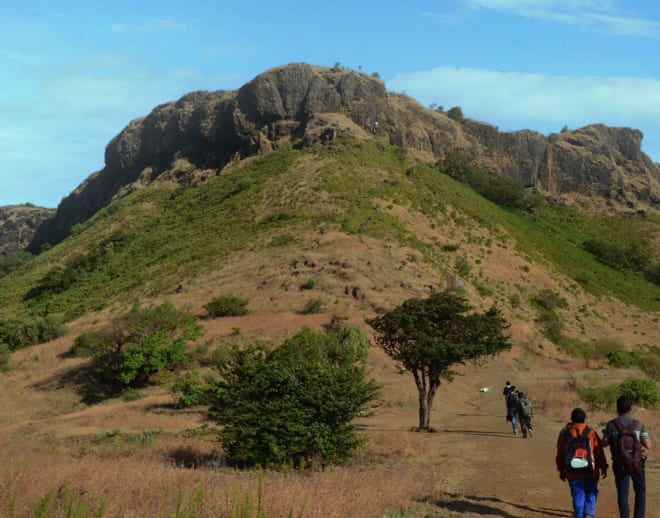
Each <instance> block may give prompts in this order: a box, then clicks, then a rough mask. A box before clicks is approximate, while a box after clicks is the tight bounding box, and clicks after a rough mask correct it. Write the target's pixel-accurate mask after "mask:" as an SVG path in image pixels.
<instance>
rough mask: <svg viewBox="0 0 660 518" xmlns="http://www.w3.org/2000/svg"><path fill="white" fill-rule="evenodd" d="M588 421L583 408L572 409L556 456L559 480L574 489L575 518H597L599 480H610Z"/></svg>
mask: <svg viewBox="0 0 660 518" xmlns="http://www.w3.org/2000/svg"><path fill="white" fill-rule="evenodd" d="M586 417H587V415H586V413H585V411H584V410H582V409H581V408H574V409H573V411H572V412H571V422H570V423H568V424H567V425H566V426H564V428H562V430H561V432H559V437H558V438H557V455H556V456H555V464H556V466H557V471H559V478H560V479H561V480H564V481H566V480H567V481H568V486H569V487H570V489H571V498H572V500H573V516H574V517H575V518H594V517H595V516H596V502H597V500H598V480H599V478H600V476H601V475H602V477H603V478H605V477H607V468H608V466H607V459H606V458H605V450H604V449H603V444H602V442H601V440H600V437H599V436H598V433H597V432H596V430H594V429H593V428H591V427H589V426H587V425H586V424H585V421H586Z"/></svg>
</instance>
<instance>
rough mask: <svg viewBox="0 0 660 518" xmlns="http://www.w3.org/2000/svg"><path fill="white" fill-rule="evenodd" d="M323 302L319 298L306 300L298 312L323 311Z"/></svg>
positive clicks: (306, 313) (310, 313)
mask: <svg viewBox="0 0 660 518" xmlns="http://www.w3.org/2000/svg"><path fill="white" fill-rule="evenodd" d="M324 309H325V304H324V302H323V301H322V300H321V299H312V300H308V301H307V302H306V303H305V306H304V307H303V308H302V310H301V311H300V313H302V314H303V315H316V314H318V313H321V312H323V310H324Z"/></svg>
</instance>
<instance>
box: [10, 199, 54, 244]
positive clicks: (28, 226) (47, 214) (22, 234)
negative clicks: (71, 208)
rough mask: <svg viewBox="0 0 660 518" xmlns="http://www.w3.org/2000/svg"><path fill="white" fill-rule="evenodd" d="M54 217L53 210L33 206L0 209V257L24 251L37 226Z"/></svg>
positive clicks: (11, 206)
mask: <svg viewBox="0 0 660 518" xmlns="http://www.w3.org/2000/svg"><path fill="white" fill-rule="evenodd" d="M54 215H55V209H45V208H43V207H35V206H34V205H8V206H5V207H0V256H2V255H6V254H9V253H11V252H16V251H19V250H24V249H25V248H26V247H27V246H28V244H29V243H30V241H31V240H32V239H33V238H34V235H35V233H36V231H37V229H38V228H39V226H40V225H41V224H42V223H43V222H44V221H45V220H47V219H49V218H52V217H53V216H54Z"/></svg>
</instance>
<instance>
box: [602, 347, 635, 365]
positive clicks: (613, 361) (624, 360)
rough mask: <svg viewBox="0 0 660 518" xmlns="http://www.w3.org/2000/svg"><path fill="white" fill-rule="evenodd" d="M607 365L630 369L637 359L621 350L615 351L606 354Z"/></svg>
mask: <svg viewBox="0 0 660 518" xmlns="http://www.w3.org/2000/svg"><path fill="white" fill-rule="evenodd" d="M607 363H608V364H609V365H610V366H611V367H619V368H623V367H630V366H632V365H635V363H637V358H636V357H635V356H634V355H633V354H631V353H629V352H628V351H624V350H623V349H615V350H613V351H610V352H609V353H607Z"/></svg>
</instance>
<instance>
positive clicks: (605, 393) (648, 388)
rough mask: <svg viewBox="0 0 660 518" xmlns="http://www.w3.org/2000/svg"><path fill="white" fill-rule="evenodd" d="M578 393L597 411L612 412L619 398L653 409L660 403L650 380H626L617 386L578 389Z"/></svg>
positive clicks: (652, 381) (657, 391) (659, 395)
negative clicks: (628, 399) (626, 398)
mask: <svg viewBox="0 0 660 518" xmlns="http://www.w3.org/2000/svg"><path fill="white" fill-rule="evenodd" d="M578 393H579V394H580V397H581V398H582V399H583V400H584V401H585V402H586V403H588V404H589V405H591V407H592V408H596V409H598V410H609V411H613V410H614V409H615V408H616V400H617V398H618V397H619V396H628V397H629V398H630V399H632V400H633V401H635V402H636V403H637V404H639V405H641V406H644V407H647V408H655V407H657V406H658V404H659V403H660V391H659V390H658V385H657V383H656V382H655V381H654V380H651V379H641V378H626V380H625V381H624V382H623V383H621V384H619V385H607V386H604V387H598V386H592V385H590V386H586V387H579V388H578Z"/></svg>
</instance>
